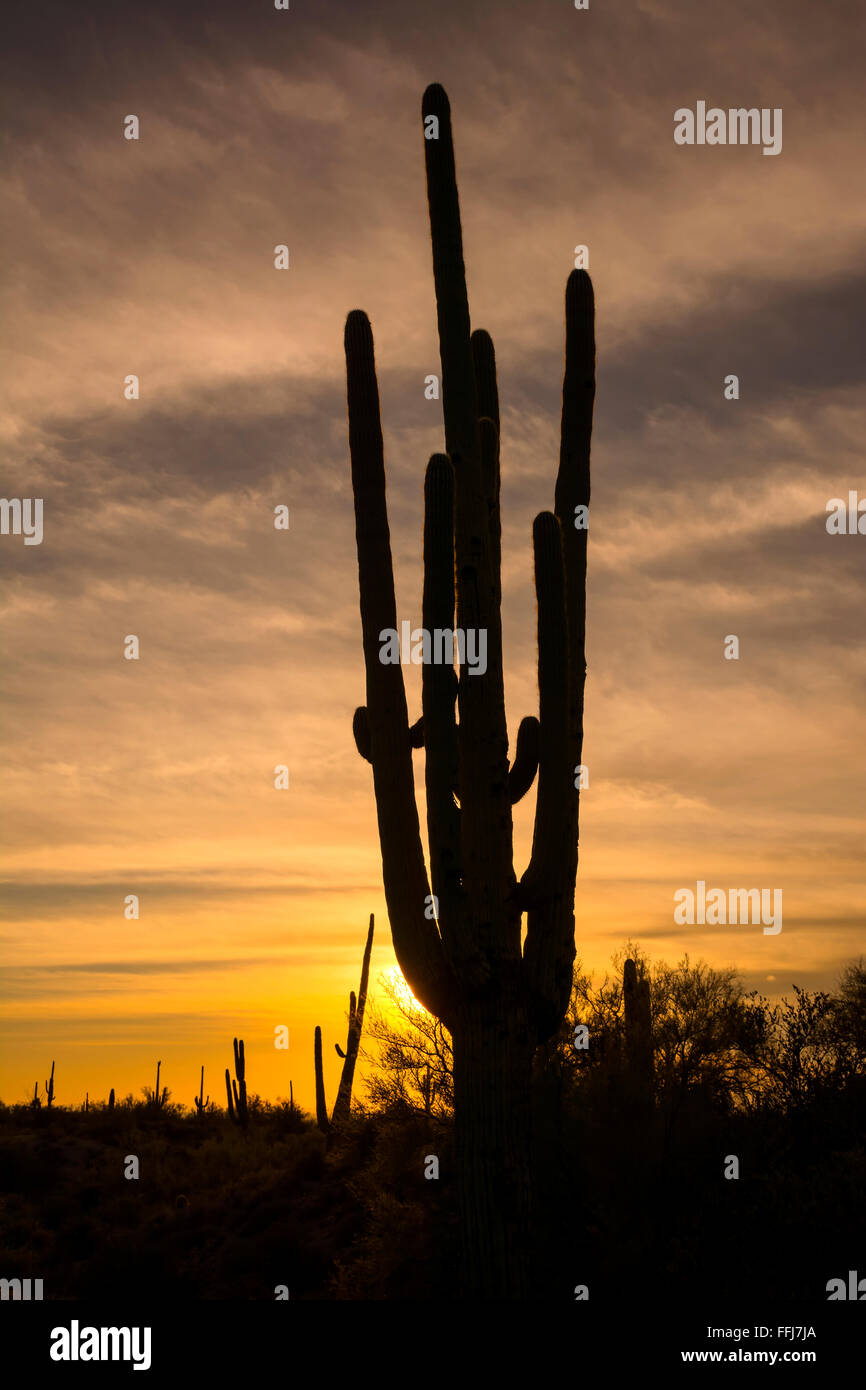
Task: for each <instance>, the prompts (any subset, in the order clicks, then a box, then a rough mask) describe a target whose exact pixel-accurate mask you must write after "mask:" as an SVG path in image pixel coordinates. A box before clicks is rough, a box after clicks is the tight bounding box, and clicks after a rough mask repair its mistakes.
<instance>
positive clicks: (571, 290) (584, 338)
mask: <svg viewBox="0 0 866 1390" xmlns="http://www.w3.org/2000/svg"><path fill="white" fill-rule="evenodd" d="M594 401H595V298H594V294H593V288H592V281H591V280H590V278H589V276H588V275H587V273H586V271H585V270H573V271H572V272H571V275H570V276H569V277H568V284H567V285H566V290H565V373H564V376H563V381H562V425H561V434H560V451H559V471H558V473H557V478H556V497H555V505H554V510H555V511H556V515H557V516H558V517H559V523H560V525H561V527H562V539H563V558H564V563H565V586H566V612H567V617H568V664H569V724H570V746H569V758H570V760H571V765H572V767H574V766H576V765H577V764H579V763H580V762H581V760H582V756H583V709H584V693H585V687H586V551H587V531H586V529H583V528H581V529H578V528H576V527H575V524H574V521H575V507H577V506H585V507H587V508H588V507H589V498H590V468H589V453H590V441H591V436H592V411H593V404H594ZM578 815H579V795H578V793H577V791H575V795H574V800H573V805H572V806H571V807H570V809H569V817H570V823H571V834H572V836H573V839H574V856H575V858H574V862H575V874H576V873H577V840H578Z"/></svg>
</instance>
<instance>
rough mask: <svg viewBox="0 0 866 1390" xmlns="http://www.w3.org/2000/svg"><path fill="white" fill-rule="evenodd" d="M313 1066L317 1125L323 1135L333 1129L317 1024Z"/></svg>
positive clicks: (314, 1037)
mask: <svg viewBox="0 0 866 1390" xmlns="http://www.w3.org/2000/svg"><path fill="white" fill-rule="evenodd" d="M313 1065H314V1066H315V1069H316V1124H317V1125H318V1126H319V1129H320V1130H321V1131H322V1133H323V1134H327V1133H328V1132H329V1130H330V1128H331V1125H330V1121H329V1120H328V1107H327V1105H326V1103H325V1073H324V1071H323V1069H322V1030H321V1028H320V1027H319V1025H318V1024H316V1031H315V1033H314V1034H313Z"/></svg>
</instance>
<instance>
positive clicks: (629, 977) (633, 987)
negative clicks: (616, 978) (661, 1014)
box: [622, 959, 654, 1110]
mask: <svg viewBox="0 0 866 1390" xmlns="http://www.w3.org/2000/svg"><path fill="white" fill-rule="evenodd" d="M622 997H623V1012H624V1016H625V1056H626V1068H627V1075H628V1089H629V1092H630V1094H631V1098H632V1100H633V1101H634V1102H635V1103H636V1104H637V1105H638V1106H640V1107H641V1108H642V1109H643V1110H646V1109H648V1108H651V1106H652V1102H653V1078H654V1063H653V1036H652V1012H651V1008H650V987H649V980H647V979H645V978H641V979H638V973H637V965H636V964H635V962H634V961H633V960H631V959H629V960H627V961H626V962H625V965H624V966H623V972H622Z"/></svg>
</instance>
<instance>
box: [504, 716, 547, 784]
mask: <svg viewBox="0 0 866 1390" xmlns="http://www.w3.org/2000/svg"><path fill="white" fill-rule="evenodd" d="M540 732H541V730H540V725H539V723H538V720H537V719H536V718H535V716H534V715H533V714H528V715H527V716H526V718H525V719H521V721H520V725H519V727H518V730H517V747H516V749H515V752H514V762H513V763H512V764H511V767H510V768H509V770H508V794H509V796H510V798H511V804H512V806H514V805H516V803H517V802H518V801H520V800H521V798H522V797H524V796H525V795H526V793H527V792H528V791H529V788H530V787H531V786H532V783H533V781H534V780H535V774H536V772H537V771H538V752H539V739H540Z"/></svg>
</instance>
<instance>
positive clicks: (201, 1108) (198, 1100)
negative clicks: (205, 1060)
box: [193, 1067, 210, 1119]
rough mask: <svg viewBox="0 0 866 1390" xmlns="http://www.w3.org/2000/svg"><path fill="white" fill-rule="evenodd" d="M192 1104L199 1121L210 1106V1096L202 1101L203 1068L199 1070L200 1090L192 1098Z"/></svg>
mask: <svg viewBox="0 0 866 1390" xmlns="http://www.w3.org/2000/svg"><path fill="white" fill-rule="evenodd" d="M193 1103H194V1105H195V1108H196V1110H197V1111H198V1117H199V1119H201V1118H202V1116H203V1115H204V1113H205V1110H206V1109H207V1107H208V1106H209V1105H210V1096H208V1098H207V1100H205V1099H204V1067H202V1069H201V1089H200V1090H199V1093H198V1095H197V1096H193Z"/></svg>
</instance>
